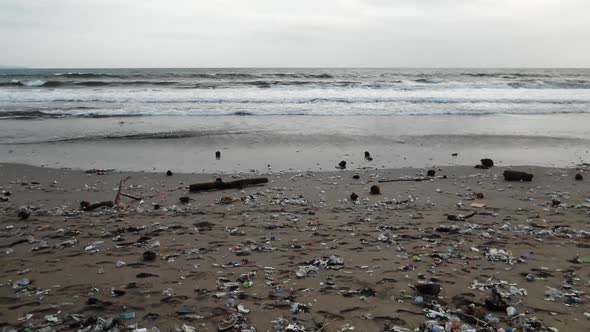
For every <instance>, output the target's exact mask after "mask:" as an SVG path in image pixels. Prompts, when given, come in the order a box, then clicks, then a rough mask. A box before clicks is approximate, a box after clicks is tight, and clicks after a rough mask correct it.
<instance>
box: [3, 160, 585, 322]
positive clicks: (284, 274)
mask: <svg viewBox="0 0 590 332" xmlns="http://www.w3.org/2000/svg"><path fill="white" fill-rule="evenodd" d="M504 169H506V168H505V167H493V168H491V169H489V170H478V169H474V168H473V167H458V166H447V167H440V168H436V177H434V178H433V179H431V180H429V181H421V182H414V181H410V182H390V183H378V180H379V179H397V178H402V177H406V176H407V177H415V176H424V175H425V173H426V170H427V169H424V168H411V169H410V168H404V169H378V170H375V169H371V170H344V171H329V172H300V173H298V172H291V173H273V174H265V173H262V174H259V173H242V174H234V175H223V178H224V179H225V180H226V181H229V180H234V179H237V178H249V177H254V176H256V177H258V176H268V178H269V180H270V181H269V183H268V184H266V185H262V186H256V187H247V188H243V189H241V190H240V189H230V190H221V191H210V192H202V193H193V194H190V193H187V190H186V186H187V185H188V184H190V183H198V182H206V181H212V180H214V179H215V178H216V177H217V174H183V173H177V172H175V171H174V170H173V172H174V173H173V175H172V176H166V174H164V173H163V172H119V171H116V172H112V173H109V174H106V175H96V174H86V173H84V172H83V171H77V170H68V169H53V168H40V167H32V166H26V165H15V164H0V179H1V180H0V191H2V190H4V191H10V192H11V195H10V196H8V201H7V202H0V211H2V213H0V247H2V251H1V252H0V255H2V260H3V264H4V269H3V271H2V272H1V274H0V298H1V299H2V301H1V302H0V312H1V313H2V314H0V326H4V327H15V326H20V327H26V326H30V327H32V328H35V327H37V328H39V327H42V326H50V327H51V328H54V329H60V328H63V327H64V326H65V327H67V326H68V324H71V320H70V321H68V319H71V318H68V315H69V314H74V313H76V314H79V315H81V316H80V317H81V318H80V319H82V323H79V324H81V325H82V326H94V325H93V324H95V323H92V322H91V321H88V320H87V319H88V317H91V316H92V315H96V316H98V317H101V318H103V319H109V318H111V317H117V316H118V315H121V314H126V313H133V315H134V316H135V318H130V319H120V320H119V323H120V324H121V326H130V325H133V324H136V323H137V324H138V325H137V327H138V328H148V329H149V328H151V327H152V326H157V327H158V328H159V329H160V330H161V331H164V330H173V329H175V328H182V326H183V324H186V325H188V326H194V327H195V328H197V329H199V331H217V329H218V327H219V325H220V324H221V325H222V324H224V321H225V320H228V319H229V318H230V316H231V315H232V314H235V313H236V312H238V311H239V310H241V311H242V314H241V315H242V318H241V319H240V320H239V323H240V324H244V325H243V326H248V327H255V328H256V330H257V331H268V330H270V331H272V330H273V328H274V326H275V325H281V326H282V328H283V330H284V328H285V326H286V325H287V323H292V324H294V322H298V324H301V325H302V326H305V327H306V330H313V329H314V328H316V329H317V328H318V327H317V325H315V324H324V325H327V324H328V323H329V322H332V323H330V324H329V325H327V326H326V327H325V329H324V331H327V332H336V331H342V329H343V328H344V329H345V328H346V326H347V324H348V326H354V327H355V328H356V330H359V331H378V330H379V331H380V330H383V329H384V328H385V327H386V326H388V325H395V326H398V327H400V328H401V327H403V328H409V329H413V328H416V327H419V326H420V325H421V324H423V323H424V322H425V321H427V320H429V318H428V317H427V316H426V313H427V309H428V308H431V309H434V310H437V311H439V312H440V311H446V310H451V311H453V312H457V311H459V312H461V311H464V310H467V308H468V307H469V304H470V303H471V304H474V305H475V307H477V308H482V309H481V310H483V313H484V314H485V315H487V314H489V313H491V314H492V315H493V317H496V318H497V319H499V322H497V323H494V322H492V321H486V322H488V323H487V324H490V325H492V326H494V327H504V328H506V327H513V328H514V327H517V325H519V324H516V323H514V322H515V321H514V320H511V319H510V318H508V317H506V312H505V311H491V310H490V309H488V308H487V307H486V305H485V304H484V302H485V299H486V298H489V297H490V294H491V288H493V287H492V286H491V285H496V286H495V287H497V288H498V290H499V291H501V292H507V293H510V290H509V287H508V285H513V286H515V287H516V290H517V292H521V291H520V289H525V290H526V295H524V293H522V294H521V293H518V294H512V295H510V296H509V297H508V298H507V299H506V301H508V302H509V304H510V305H512V306H514V307H515V309H516V311H517V314H519V315H520V314H522V315H523V316H522V318H521V319H520V320H521V323H522V324H525V325H526V324H531V322H537V323H539V324H542V325H543V326H548V327H555V328H558V329H559V330H560V331H574V330H580V331H581V330H583V329H584V328H586V327H587V326H588V319H589V318H588V317H586V316H584V313H587V312H588V309H587V308H588V307H587V303H588V301H589V298H588V294H590V282H589V278H590V275H589V274H588V267H587V265H588V263H576V262H573V261H570V260H572V258H574V257H575V256H576V254H578V255H580V257H586V256H590V251H589V249H588V246H587V242H588V239H589V238H590V232H589V230H588V223H589V219H588V218H589V216H590V202H589V201H588V199H589V197H588V196H587V195H588V192H587V188H588V184H587V181H589V180H590V175H588V174H589V173H590V169H589V168H588V167H583V168H582V169H580V170H576V169H573V168H549V167H535V166H525V167H518V168H515V169H518V170H524V171H527V172H531V173H533V174H534V175H535V177H534V179H533V181H532V182H505V181H504V180H503V179H502V171H503V170H504ZM355 173H358V174H359V176H360V179H358V180H355V179H353V178H352V175H353V174H355ZM576 173H581V174H583V175H584V176H585V177H586V179H584V180H583V181H576V180H575V179H574V175H575V174H576ZM128 176H131V178H129V179H128V180H127V181H126V182H125V184H124V186H123V192H125V193H127V194H130V195H132V196H137V197H142V198H143V199H142V200H143V203H140V202H139V201H135V200H133V199H130V198H124V199H123V202H124V203H125V207H124V208H122V209H111V208H102V209H97V210H95V211H92V212H83V211H80V208H79V203H80V201H82V200H86V201H89V202H94V201H103V200H113V199H114V197H115V195H116V192H117V188H118V185H119V181H120V180H122V179H125V178H126V177H128ZM443 176H446V177H447V178H443ZM372 185H379V186H380V187H381V195H370V194H369V188H370V186H372ZM352 192H355V193H357V194H358V195H359V196H360V197H359V200H358V203H353V202H351V201H350V197H349V196H350V194H351V193H352ZM477 193H482V194H483V198H477V197H476V196H477V195H476V194H477ZM182 196H188V197H190V198H191V201H190V202H189V203H188V204H182V203H180V202H179V197H182ZM555 200H557V201H559V203H558V204H557V205H555V204H554V201H555ZM473 203H478V204H483V207H481V205H473ZM155 204H157V205H159V209H155ZM23 205H25V206H29V209H30V210H31V212H32V214H31V216H30V217H29V218H28V219H26V220H19V219H18V217H17V209H18V208H19V207H20V206H23ZM31 206H33V207H31ZM478 206H479V207H478ZM471 211H476V212H478V213H477V214H476V215H475V216H474V217H472V218H469V219H468V220H465V221H460V220H459V221H451V220H449V217H448V216H449V215H468V214H469V213H470V212H471ZM498 250H505V256H503V254H498ZM146 251H152V252H154V253H155V258H154V259H153V260H151V259H150V260H145V259H144V258H143V257H145V256H144V255H145V254H144V253H145V252H146ZM500 253H501V252H500ZM330 255H335V256H336V257H342V258H343V259H344V263H343V265H342V266H336V267H335V268H334V269H326V268H322V267H321V266H320V268H319V270H317V271H315V272H310V273H309V274H306V275H304V276H302V277H298V276H297V275H296V274H297V273H296V272H297V271H299V270H300V266H306V264H309V263H306V262H308V261H310V260H313V259H319V258H322V257H329V256H330ZM119 261H120V262H124V263H125V264H123V263H120V264H119V263H117V262H119ZM118 265H121V267H117V266H118ZM312 270H313V269H312ZM142 274H143V275H147V276H149V277H148V278H143V277H139V276H141V275H142ZM244 276H246V277H244ZM242 277H244V278H245V279H244V280H249V282H248V283H244V282H243V280H242V279H240V278H242ZM24 279H27V280H28V284H26V283H25V282H24V281H23V280H24ZM236 280H242V281H240V282H238V283H237V284H232V283H234V282H236ZM564 280H565V284H566V286H564ZM21 281H22V283H21V284H20V285H19V284H18V283H19V282H21ZM475 281H477V283H475ZM490 281H494V282H497V283H493V282H492V283H490ZM250 282H251V283H252V284H250ZM423 282H427V283H433V284H437V285H440V287H441V292H440V294H438V296H435V297H434V299H435V300H436V301H435V303H437V304H436V305H438V306H439V307H437V306H436V305H435V306H434V307H432V306H431V304H427V303H428V302H429V301H430V299H431V298H430V297H428V296H427V295H426V294H419V293H417V290H416V289H415V286H416V285H417V284H419V283H423ZM25 284H26V285H25ZM568 285H569V286H568ZM549 288H552V289H556V290H558V291H556V292H554V295H555V296H557V295H559V294H562V295H561V297H556V298H554V300H553V301H547V300H546V298H547V297H548V296H547V295H546V292H547V290H548V289H549ZM580 292H583V293H580ZM566 293H567V294H577V295H576V296H575V297H576V298H577V301H579V302H580V303H574V302H571V301H573V300H572V298H571V297H567V296H565V295H563V294H566ZM552 294H553V293H552ZM419 296H420V297H422V301H425V302H424V303H418V302H417V301H418V300H417V298H418V297H419ZM238 305H240V307H239V308H241V309H238ZM432 305H434V304H432ZM293 306H295V308H296V309H294V311H292V308H293ZM297 308H299V309H297ZM244 309H245V310H244ZM248 310H249V313H245V312H246V311H248ZM425 310H426V311H425ZM27 314H32V316H30V317H28V318H25V319H22V320H20V321H19V320H18V319H19V318H21V317H27V316H26V315H27ZM48 316H49V317H50V319H49V320H48V318H47V317H48ZM122 317H128V316H125V315H124V316H122ZM279 317H282V319H283V320H280V319H279ZM480 319H481V320H485V318H484V317H483V316H481V317H480ZM461 320H462V321H463V324H470V325H471V326H474V324H473V322H471V323H469V322H468V319H467V318H466V317H463V318H461ZM272 321H274V323H273V322H272ZM85 324H86V325H85ZM88 324H90V325H88ZM439 324H443V325H444V319H439ZM314 326H315V327H314ZM537 330H538V331H543V330H542V329H537ZM281 331H282V330H281ZM547 331H549V330H547Z"/></svg>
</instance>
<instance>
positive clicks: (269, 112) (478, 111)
mask: <svg viewBox="0 0 590 332" xmlns="http://www.w3.org/2000/svg"><path fill="white" fill-rule="evenodd" d="M583 113H590V109H587V108H561V109H555V108H538V109H527V108H517V107H514V108H504V109H489V108H478V107H471V108H468V109H465V108H447V109H438V108H424V109H411V110H402V109H400V110H397V109H389V110H382V109H338V108H331V109H324V110H323V109H314V108H311V109H280V108H275V109H268V108H264V109H249V110H237V111H236V110H211V109H208V110H207V109H192V110H190V109H189V110H183V111H178V110H167V109H153V110H143V111H135V112H134V113H128V112H127V111H126V110H124V109H123V110H83V109H79V110H76V109H71V110H28V111H0V119H4V120H8V119H14V120H32V119H59V118H86V119H101V118H129V117H152V116H175V117H176V116H188V117H193V116H196V117H199V116H201V117H210V116H212V117H215V116H300V115H305V116H400V115H403V116H430V115H461V116H481V115H494V114H538V115H542V114H583Z"/></svg>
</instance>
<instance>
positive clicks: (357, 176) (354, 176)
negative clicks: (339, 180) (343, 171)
mask: <svg viewBox="0 0 590 332" xmlns="http://www.w3.org/2000/svg"><path fill="white" fill-rule="evenodd" d="M352 178H353V179H355V180H358V179H360V178H361V177H360V175H358V174H355V175H353V176H352Z"/></svg>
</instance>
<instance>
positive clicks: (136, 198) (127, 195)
mask: <svg viewBox="0 0 590 332" xmlns="http://www.w3.org/2000/svg"><path fill="white" fill-rule="evenodd" d="M121 196H124V197H127V198H131V199H134V200H136V201H141V200H142V198H141V197H136V196H132V195H129V194H125V193H121Z"/></svg>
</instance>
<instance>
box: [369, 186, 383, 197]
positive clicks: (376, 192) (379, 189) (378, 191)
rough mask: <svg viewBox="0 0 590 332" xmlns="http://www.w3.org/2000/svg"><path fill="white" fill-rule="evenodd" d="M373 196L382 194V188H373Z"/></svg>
mask: <svg viewBox="0 0 590 332" xmlns="http://www.w3.org/2000/svg"><path fill="white" fill-rule="evenodd" d="M371 194H372V195H379V194H381V188H379V186H377V185H373V186H371Z"/></svg>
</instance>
